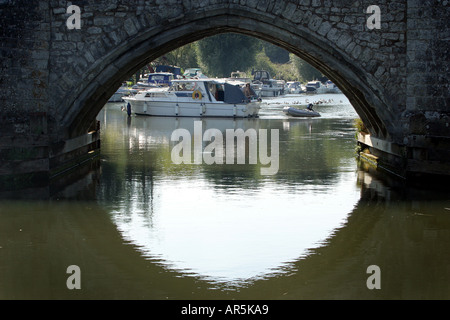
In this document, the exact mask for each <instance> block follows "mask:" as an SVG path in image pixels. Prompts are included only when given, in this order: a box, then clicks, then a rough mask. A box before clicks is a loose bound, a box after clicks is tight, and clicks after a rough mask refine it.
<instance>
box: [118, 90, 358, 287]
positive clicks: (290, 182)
mask: <svg viewBox="0 0 450 320" xmlns="http://www.w3.org/2000/svg"><path fill="white" fill-rule="evenodd" d="M325 98H327V102H326V103H322V104H317V106H316V109H317V110H321V112H323V113H324V114H325V115H326V114H333V115H334V117H335V118H336V119H346V120H349V119H350V125H351V119H353V118H354V117H355V115H356V114H355V113H354V110H353V108H352V107H351V105H350V104H349V103H348V100H347V99H346V98H345V96H343V95H323V96H315V97H312V96H309V97H308V96H294V95H292V96H286V97H283V98H276V99H270V100H265V104H263V106H262V111H261V119H260V120H233V119H231V120H230V119H204V120H202V124H203V126H204V129H206V128H219V129H220V130H221V131H222V132H225V130H226V129H228V128H230V129H234V128H243V129H244V130H247V129H248V128H265V127H266V126H267V127H274V126H273V124H272V123H271V122H270V121H268V120H269V119H271V120H272V121H274V120H276V119H278V120H277V122H276V126H275V127H277V126H279V125H280V127H281V130H282V132H283V133H284V135H283V136H282V138H281V140H282V141H281V142H283V141H286V142H288V141H289V140H290V139H292V138H295V139H305V138H306V139H310V140H311V141H312V142H317V141H320V140H318V139H333V135H335V129H331V128H330V132H328V133H326V132H327V131H324V130H322V129H316V124H311V123H309V124H308V125H307V126H304V124H303V123H302V120H303V121H305V119H290V122H283V121H285V120H286V119H287V118H288V117H287V116H285V115H284V113H283V112H282V107H283V106H284V105H293V104H299V101H300V100H302V102H301V103H303V102H304V101H305V100H306V101H311V100H314V99H316V101H324V99H325ZM334 100H336V102H334ZM324 118H325V117H324ZM132 121H133V122H134V126H130V131H129V135H130V140H129V146H130V149H131V150H141V151H140V152H143V154H145V153H146V152H150V150H155V148H156V147H158V146H163V149H164V150H166V152H167V150H169V149H170V143H169V140H170V134H171V132H172V130H173V129H175V128H188V129H190V130H191V131H192V130H193V129H192V128H193V121H194V120H193V119H186V118H182V119H172V118H159V119H158V118H145V117H144V118H142V117H136V118H133V119H132ZM291 121H294V122H293V123H291ZM307 121H309V120H307ZM313 121H314V120H313ZM295 122H298V124H299V125H300V126H299V125H297V124H296V123H295ZM345 126H348V124H345V125H344V127H345ZM305 129H306V130H307V131H306V132H305V133H306V134H302V133H298V130H301V131H304V130H305ZM345 130H347V131H342V132H340V133H339V138H341V139H344V140H346V139H349V138H351V139H353V129H351V130H348V129H345ZM291 132H294V133H291ZM321 134H324V135H325V136H324V137H323V138H322V137H320V136H321ZM109 143H111V142H109ZM299 147H300V148H308V144H306V145H304V146H303V147H301V146H299ZM295 152H296V151H295V149H293V148H292V150H291V149H290V147H289V145H287V149H286V146H285V147H283V155H285V158H286V159H288V158H292V157H295ZM297 152H301V154H302V155H301V156H300V157H298V160H299V163H297V164H296V163H288V164H287V166H284V167H282V168H280V172H279V174H278V175H277V176H275V177H271V178H267V177H258V176H253V175H250V176H248V177H247V178H246V177H245V174H244V176H242V175H233V176H232V178H231V180H230V179H229V178H228V177H227V175H229V174H230V170H231V171H232V170H233V169H230V167H233V166H226V165H225V169H224V168H221V170H220V171H219V172H218V174H219V175H218V176H217V177H216V178H214V179H213V180H212V179H211V178H210V177H209V176H208V175H210V174H211V172H210V170H209V169H210V168H208V167H207V166H200V167H199V166H197V167H195V166H191V167H188V168H187V169H186V170H188V171H187V172H184V173H183V171H180V172H179V173H178V174H176V173H175V174H173V173H170V174H168V173H164V172H153V173H152V174H154V178H153V180H152V186H151V190H149V197H151V200H149V199H148V198H146V199H142V198H139V197H132V199H131V203H130V202H126V203H124V205H123V206H119V207H116V208H115V210H114V213H113V215H112V219H113V221H114V223H115V224H116V225H117V227H118V229H119V230H120V232H121V233H122V235H123V237H124V238H125V239H126V240H127V241H128V242H130V243H132V244H134V245H135V246H136V247H137V248H138V250H139V251H140V252H142V254H143V255H144V256H145V257H146V258H148V259H151V260H155V261H158V263H159V264H162V265H164V266H165V267H166V268H170V269H173V270H176V271H177V272H180V273H181V274H184V275H189V276H196V277H199V278H200V279H204V280H208V281H209V282H211V283H217V284H222V285H223V284H226V285H227V286H242V285H248V283H249V282H250V281H252V280H255V279H259V278H264V277H267V276H269V275H272V274H276V273H279V272H290V271H292V270H289V265H290V264H291V263H292V262H294V261H297V260H298V259H301V258H302V257H305V256H306V255H307V254H308V252H309V251H310V250H311V249H312V248H315V247H318V246H320V245H322V244H323V243H324V241H325V240H326V239H327V238H328V237H329V236H330V234H331V233H332V231H333V230H335V229H336V228H339V227H340V226H342V224H343V223H344V222H345V220H346V217H347V215H348V214H349V212H351V211H352V209H353V208H354V206H355V204H356V203H357V202H358V199H359V197H360V193H359V192H360V190H359V188H358V187H357V185H356V184H355V183H354V181H355V179H356V173H355V170H354V161H351V164H350V170H343V169H344V168H345V167H343V168H342V169H341V170H340V171H337V172H336V173H334V174H333V175H334V176H333V178H331V180H330V181H329V182H326V183H325V181H324V180H328V179H330V178H329V177H326V173H325V175H323V173H319V175H320V178H319V180H317V179H318V178H317V177H315V178H314V177H311V179H298V178H294V179H292V178H289V175H290V174H291V173H293V172H295V170H297V171H300V172H303V171H304V169H305V168H304V164H303V163H302V162H305V161H306V160H305V161H304V160H302V158H303V157H304V156H305V155H308V151H307V150H305V149H303V151H302V149H299V150H298V151H297ZM283 155H282V157H283ZM137 156H138V159H141V160H138V161H145V156H142V155H137ZM308 157H312V158H311V159H310V160H313V159H314V160H313V161H315V162H316V163H315V164H313V165H311V164H308V168H309V170H311V169H314V168H317V170H319V172H321V171H324V170H323V163H322V161H323V159H320V155H314V154H313V153H310V154H309V155H308ZM349 158H350V159H351V154H349ZM135 160H137V159H135ZM345 162H347V161H345ZM166 165H167V167H166V169H167V170H168V171H169V172H173V171H174V170H175V171H176V170H177V169H178V168H177V167H176V166H175V165H173V164H171V163H169V164H166ZM234 167H236V165H235V166H234ZM302 167H303V168H302ZM321 167H322V168H321ZM248 168H249V169H250V171H253V169H252V168H251V167H248ZM352 168H353V169H352ZM189 169H192V170H194V171H189ZM307 170H308V169H307ZM325 171H326V170H325ZM220 173H222V175H220ZM186 174H187V176H186ZM216 175H217V173H216ZM246 180H247V183H245V181H246ZM233 181H234V182H235V183H233ZM239 181H241V182H242V181H244V184H242V185H241V184H239V183H237V184H236V182H239ZM249 181H250V184H249V183H248V182H249ZM251 181H253V182H254V184H253V185H252V182H251ZM133 183H134V184H135V186H134V188H133V189H142V188H144V186H142V182H139V180H137V181H133ZM149 201H150V202H151V208H150V207H149V206H148V203H149ZM130 206H131V209H130Z"/></svg>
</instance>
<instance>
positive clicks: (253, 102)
mask: <svg viewBox="0 0 450 320" xmlns="http://www.w3.org/2000/svg"><path fill="white" fill-rule="evenodd" d="M124 100H125V101H126V102H127V103H129V104H130V107H131V112H133V113H135V114H137V115H148V116H173V117H237V118H242V117H256V116H258V113H259V109H260V104H261V100H260V99H258V98H257V97H256V95H254V92H253V95H249V96H246V95H245V94H244V91H243V89H242V88H241V87H240V86H237V85H232V84H230V83H227V82H225V81H223V80H217V79H208V78H201V79H177V80H172V85H171V86H170V88H168V89H164V88H160V89H158V88H155V89H151V90H146V91H141V92H138V93H137V94H136V95H134V96H130V97H126V98H124Z"/></svg>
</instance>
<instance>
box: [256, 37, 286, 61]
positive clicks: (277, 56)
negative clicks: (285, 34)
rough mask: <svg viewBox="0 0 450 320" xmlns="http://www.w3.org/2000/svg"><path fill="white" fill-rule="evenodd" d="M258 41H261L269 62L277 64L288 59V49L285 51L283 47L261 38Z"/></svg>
mask: <svg viewBox="0 0 450 320" xmlns="http://www.w3.org/2000/svg"><path fill="white" fill-rule="evenodd" d="M260 42H261V43H262V47H263V49H264V52H265V53H266V55H267V57H268V58H269V59H270V61H271V62H273V63H277V64H285V63H288V62H289V60H290V57H289V51H286V50H284V49H283V48H280V47H278V46H275V45H273V44H271V43H269V42H265V41H262V40H260Z"/></svg>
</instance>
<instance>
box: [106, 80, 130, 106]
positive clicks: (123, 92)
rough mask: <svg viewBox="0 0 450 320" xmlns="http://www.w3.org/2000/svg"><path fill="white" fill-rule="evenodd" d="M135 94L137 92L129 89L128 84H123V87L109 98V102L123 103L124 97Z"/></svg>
mask: <svg viewBox="0 0 450 320" xmlns="http://www.w3.org/2000/svg"><path fill="white" fill-rule="evenodd" d="M135 92H136V91H135V90H133V89H130V88H128V86H127V84H126V83H123V84H122V86H121V87H120V88H119V89H117V91H116V92H114V94H113V95H112V96H111V97H110V98H109V100H108V102H122V101H123V97H124V96H129V95H131V94H133V93H135Z"/></svg>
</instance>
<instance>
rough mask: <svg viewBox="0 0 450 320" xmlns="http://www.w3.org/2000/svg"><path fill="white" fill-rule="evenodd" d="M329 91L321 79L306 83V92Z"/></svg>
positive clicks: (320, 92) (318, 92)
mask: <svg viewBox="0 0 450 320" xmlns="http://www.w3.org/2000/svg"><path fill="white" fill-rule="evenodd" d="M326 92H327V87H326V86H324V85H323V84H322V82H320V81H310V82H308V83H307V84H306V93H317V94H322V93H326Z"/></svg>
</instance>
